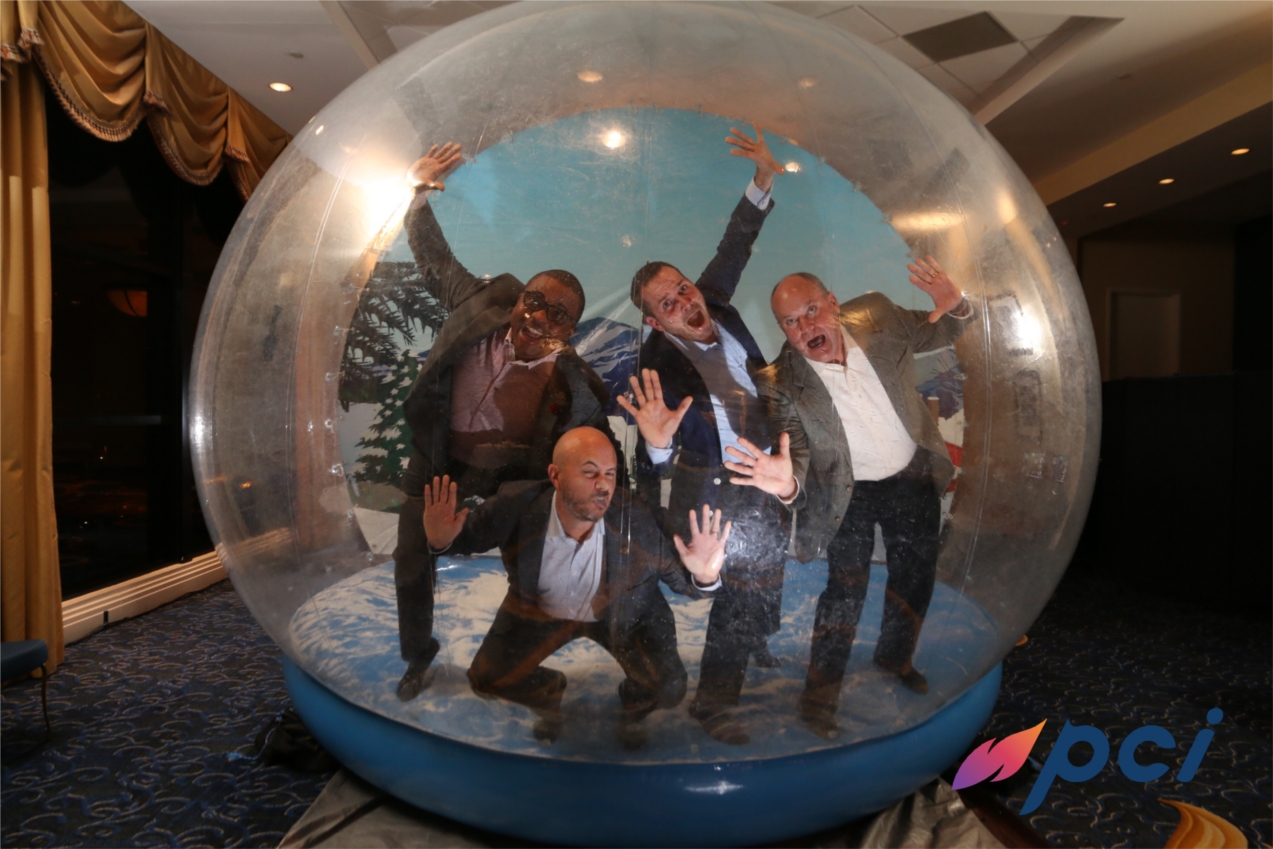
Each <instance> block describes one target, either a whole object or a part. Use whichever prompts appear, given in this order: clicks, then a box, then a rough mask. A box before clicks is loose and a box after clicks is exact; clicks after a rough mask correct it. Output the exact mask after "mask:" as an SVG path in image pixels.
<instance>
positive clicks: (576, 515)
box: [548, 427, 618, 539]
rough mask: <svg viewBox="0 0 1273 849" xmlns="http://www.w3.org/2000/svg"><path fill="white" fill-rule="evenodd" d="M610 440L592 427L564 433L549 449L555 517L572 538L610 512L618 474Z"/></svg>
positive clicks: (585, 531) (549, 472) (585, 530)
mask: <svg viewBox="0 0 1273 849" xmlns="http://www.w3.org/2000/svg"><path fill="white" fill-rule="evenodd" d="M616 460H617V458H616V457H615V453H614V446H613V445H612V444H611V443H610V438H609V437H608V436H606V435H605V434H604V433H602V432H601V431H599V430H597V429H596V428H593V427H577V428H574V429H573V430H568V431H566V433H565V434H563V435H562V437H561V439H559V440H557V445H556V447H555V448H553V462H552V465H550V466H549V467H548V479H549V480H550V481H552V485H553V486H555V487H556V488H557V495H558V496H559V497H558V504H557V511H558V512H557V515H558V517H559V518H560V519H561V523H562V528H563V530H565V531H566V533H568V534H570V536H572V537H575V538H576V539H579V538H580V536H579V535H580V534H584V535H586V534H587V531H588V529H589V528H590V527H591V525H592V524H594V523H596V522H598V521H599V520H600V519H601V517H602V516H604V515H605V514H606V510H608V509H610V499H611V498H612V497H613V496H614V487H615V479H616V476H617V474H618V469H617V464H616Z"/></svg>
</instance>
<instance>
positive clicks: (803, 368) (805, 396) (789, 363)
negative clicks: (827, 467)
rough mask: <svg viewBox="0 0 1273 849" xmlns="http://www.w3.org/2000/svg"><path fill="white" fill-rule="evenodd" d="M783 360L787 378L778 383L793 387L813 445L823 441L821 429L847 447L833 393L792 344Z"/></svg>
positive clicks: (784, 350) (785, 346) (787, 345)
mask: <svg viewBox="0 0 1273 849" xmlns="http://www.w3.org/2000/svg"><path fill="white" fill-rule="evenodd" d="M779 358H780V366H781V369H782V371H784V372H786V374H785V375H784V374H779V375H778V382H779V383H783V382H786V383H788V384H789V385H790V386H791V387H792V395H793V397H792V403H794V404H795V407H796V412H797V413H799V415H800V421H801V422H803V423H804V428H805V435H806V436H807V437H808V438H809V441H810V442H811V443H813V442H817V441H819V439H820V437H821V434H819V432H818V429H822V430H823V432H824V433H826V434H828V435H831V436H837V437H838V439H839V440H840V441H841V442H843V443H845V444H847V443H848V439H847V437H845V435H844V426H843V425H842V424H841V423H840V414H839V413H838V412H837V411H836V409H835V402H834V401H832V400H831V393H830V392H828V391H827V387H826V384H825V383H823V382H822V378H820V377H818V375H817V373H816V372H815V371H814V370H813V367H812V366H810V365H809V363H808V361H806V360H805V358H804V357H802V356H801V355H800V353H799V352H798V351H796V349H795V348H792V347H791V343H789V342H788V343H784V344H783V346H782V353H781V354H780V355H779Z"/></svg>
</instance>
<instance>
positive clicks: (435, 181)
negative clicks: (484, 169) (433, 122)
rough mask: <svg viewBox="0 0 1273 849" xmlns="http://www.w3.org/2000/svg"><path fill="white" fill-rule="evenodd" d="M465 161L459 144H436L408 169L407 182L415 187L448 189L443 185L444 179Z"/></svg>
mask: <svg viewBox="0 0 1273 849" xmlns="http://www.w3.org/2000/svg"><path fill="white" fill-rule="evenodd" d="M463 161H464V155H463V154H461V153H460V145H459V143H458V142H447V143H446V144H444V145H442V146H441V147H438V146H437V145H436V144H435V145H434V146H433V147H431V148H429V152H428V153H426V154H425V155H424V156H421V157H420V158H419V159H417V160H416V161H415V162H414V163H413V164H412V165H411V167H410V168H408V169H407V181H408V182H409V183H411V185H413V186H423V185H426V184H429V185H430V186H431V187H432V188H435V189H438V190H439V191H440V190H442V189H444V188H446V187H445V186H444V185H443V184H442V178H443V177H445V176H446V175H448V174H450V173H451V172H452V171H454V170H455V169H456V167H457V166H458V165H459V164H460V163H461V162H463Z"/></svg>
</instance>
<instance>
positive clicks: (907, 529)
mask: <svg viewBox="0 0 1273 849" xmlns="http://www.w3.org/2000/svg"><path fill="white" fill-rule="evenodd" d="M877 522H878V523H879V526H880V530H881V532H882V534H883V537H884V550H885V554H886V558H885V559H886V562H887V564H888V583H887V585H886V587H885V594H884V620H883V623H882V624H881V626H880V641H879V643H878V644H877V645H876V647H875V662H876V663H878V664H879V665H880V666H882V667H884V668H885V669H888V670H890V671H892V672H899V673H900V672H906V671H909V670H910V668H911V656H912V655H914V653H915V644H916V643H917V642H918V641H919V631H920V628H921V627H923V624H924V614H926V613H927V612H928V602H929V601H930V600H931V599H932V596H933V581H934V580H935V578H936V575H937V537H938V530H939V529H940V527H941V501H940V499H939V498H938V496H937V491H936V489H934V487H933V480H932V472H931V468H930V463H929V454H928V452H927V451H925V450H924V449H923V448H918V449H916V451H915V457H914V459H912V460H911V463H910V465H909V466H907V467H906V468H905V469H903V470H902V471H900V472H898V473H897V474H895V475H892V476H891V477H887V478H885V479H884V480H879V481H858V482H857V483H856V484H855V485H854V491H853V497H852V499H851V500H850V501H849V509H848V511H847V512H846V514H845V516H844V520H843V521H842V522H841V523H840V529H839V530H838V531H837V532H836V535H835V537H834V539H832V540H831V544H830V545H829V546H828V547H827V565H828V566H829V569H830V574H829V576H828V578H827V588H826V589H825V590H823V591H822V594H821V595H820V596H819V597H818V609H817V614H816V616H815V618H814V623H813V645H812V648H811V650H810V657H809V677H808V679H807V680H806V682H805V693H804V698H805V699H806V700H808V701H811V702H816V703H819V704H822V705H826V706H829V707H832V708H834V707H835V706H836V705H837V704H838V703H839V700H840V683H841V682H842V681H843V680H844V669H845V666H846V665H847V664H848V661H849V651H850V650H851V649H852V648H853V638H854V636H855V635H856V633H857V623H858V618H859V617H860V616H861V615H862V604H863V602H864V601H865V600H866V591H867V586H868V584H869V583H870V579H871V551H872V550H873V549H874V548H875V525H876V523H877Z"/></svg>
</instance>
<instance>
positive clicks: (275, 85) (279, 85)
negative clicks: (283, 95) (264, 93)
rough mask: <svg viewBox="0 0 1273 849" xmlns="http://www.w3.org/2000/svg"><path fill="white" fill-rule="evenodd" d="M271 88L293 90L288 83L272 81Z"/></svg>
mask: <svg viewBox="0 0 1273 849" xmlns="http://www.w3.org/2000/svg"><path fill="white" fill-rule="evenodd" d="M270 88H272V89H274V90H275V91H291V90H292V87H291V86H290V85H288V84H287V83H270Z"/></svg>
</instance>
